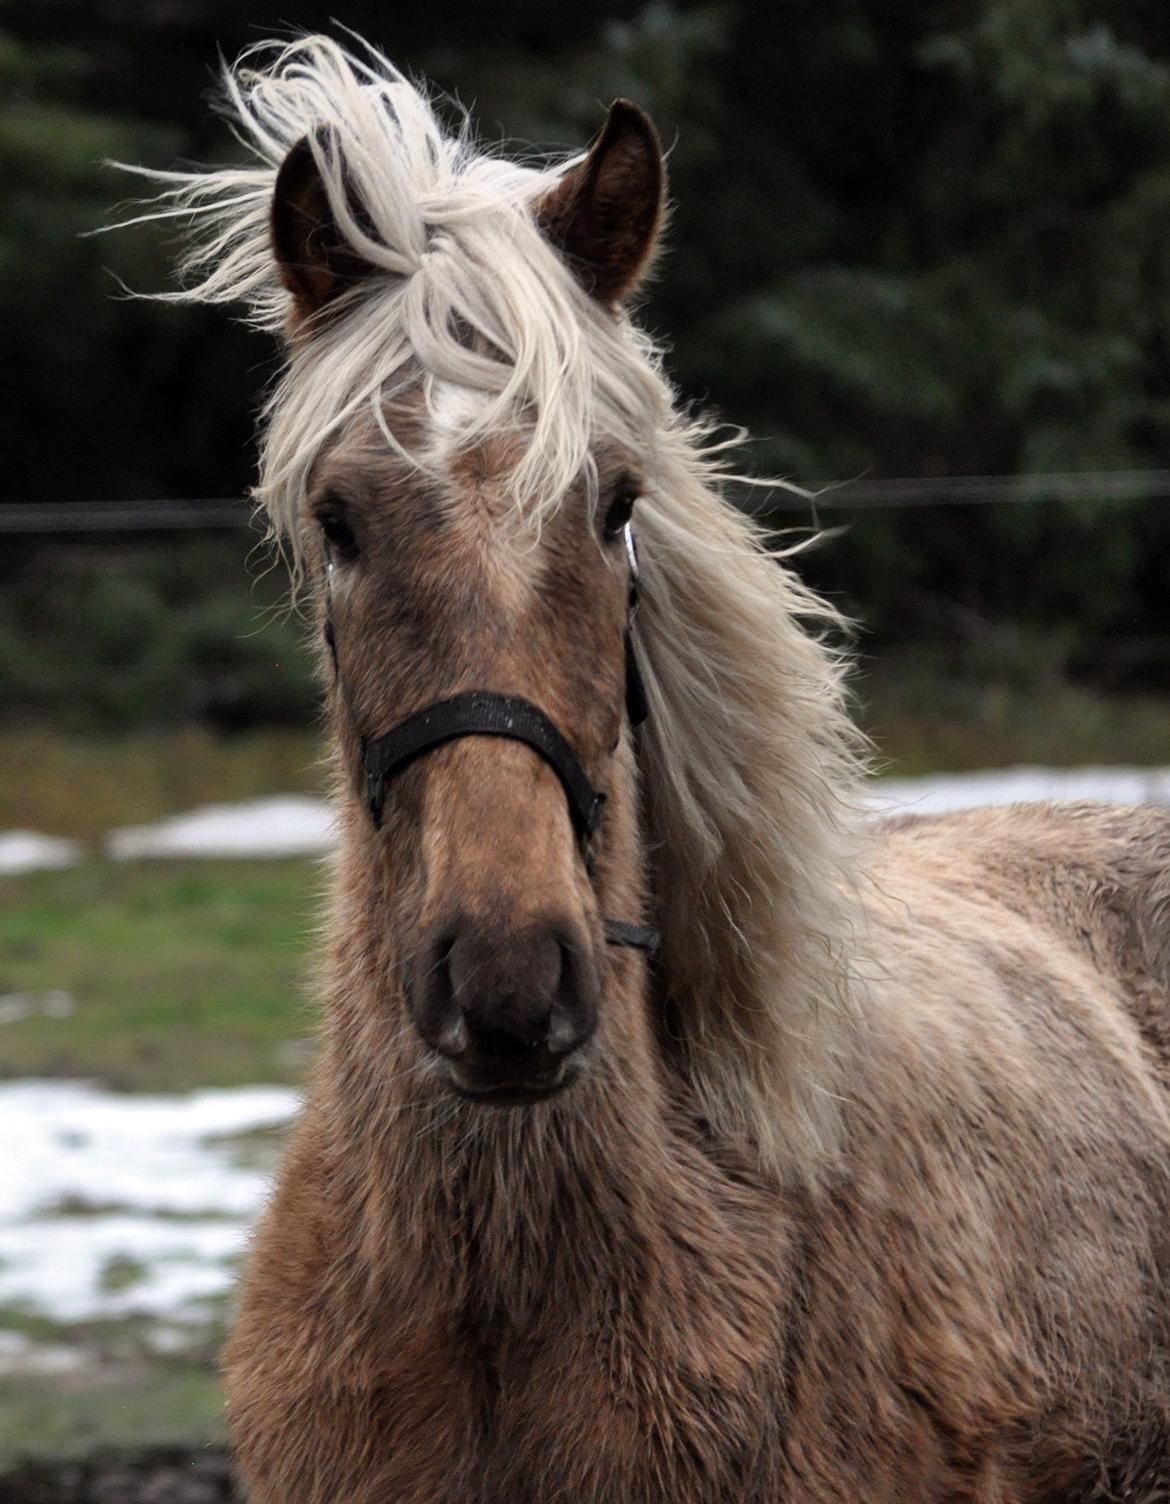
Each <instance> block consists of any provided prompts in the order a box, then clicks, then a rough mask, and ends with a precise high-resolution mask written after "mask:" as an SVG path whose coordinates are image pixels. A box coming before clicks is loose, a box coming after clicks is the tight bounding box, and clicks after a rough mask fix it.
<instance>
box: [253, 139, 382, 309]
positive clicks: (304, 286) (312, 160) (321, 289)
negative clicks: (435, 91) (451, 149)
mask: <svg viewBox="0 0 1170 1504" xmlns="http://www.w3.org/2000/svg"><path fill="white" fill-rule="evenodd" d="M317 144H318V146H319V147H321V146H324V145H325V143H324V142H322V141H321V139H320V137H318V143H317ZM313 147H314V143H313V142H312V141H311V140H310V138H309V137H308V136H302V137H301V139H300V140H299V141H298V142H297V144H296V145H295V146H294V147H293V148H292V150H291V151H290V152H289V154H288V156H287V157H285V159H284V161H283V162H282V163H281V165H280V171H279V172H278V173H277V174H276V186H275V188H274V190H273V194H272V215H271V225H272V248H273V250H274V251H275V253H276V262H277V266H278V267H279V269H280V280H281V281H282V282H283V283H284V285H285V286H286V287H287V288H288V290H289V292H291V293H292V295H293V308H294V312H295V315H296V319H297V321H298V322H299V321H301V320H303V319H307V318H311V317H312V315H313V314H315V313H318V312H320V310H321V309H322V308H324V306H325V305H326V304H327V303H328V302H329V301H330V300H331V299H332V298H334V297H336V296H337V294H338V293H340V292H344V291H345V289H346V288H347V287H352V286H353V284H354V282H356V281H358V280H359V279H360V278H361V277H363V276H364V275H365V274H366V272H367V271H368V270H369V268H368V267H367V266H366V264H365V263H364V262H363V261H362V259H361V257H360V256H359V255H358V254H357V252H356V251H355V250H354V249H353V248H352V247H351V246H350V245H348V244H347V243H346V240H345V237H344V235H343V234H342V233H341V231H340V229H339V228H338V225H337V220H336V218H335V216H334V213H333V207H332V205H331V203H330V201H329V190H328V189H327V188H326V186H325V180H324V178H323V177H322V176H321V169H320V167H319V165H318V162H317V158H316V156H315V155H314V150H313Z"/></svg>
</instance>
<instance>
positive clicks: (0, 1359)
mask: <svg viewBox="0 0 1170 1504" xmlns="http://www.w3.org/2000/svg"><path fill="white" fill-rule="evenodd" d="M85 1361H86V1359H85V1354H84V1353H82V1352H81V1351H80V1350H79V1349H78V1348H76V1347H65V1346H64V1345H63V1344H58V1343H55V1342H54V1343H47V1342H33V1341H32V1339H31V1338H30V1337H26V1336H25V1335H24V1333H23V1332H0V1378H9V1377H11V1376H13V1375H16V1374H29V1373H39V1374H45V1373H71V1372H74V1371H75V1370H76V1369H78V1368H81V1367H83V1366H84V1364H85Z"/></svg>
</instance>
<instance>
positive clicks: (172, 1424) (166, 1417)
mask: <svg viewBox="0 0 1170 1504" xmlns="http://www.w3.org/2000/svg"><path fill="white" fill-rule="evenodd" d="M223 1436H224V1420H223V1391H222V1389H221V1386H220V1381H219V1375H218V1374H217V1373H216V1371H215V1368H214V1366H213V1365H211V1364H209V1363H194V1362H190V1361H186V1360H180V1361H171V1360H169V1359H159V1358H154V1359H152V1360H151V1361H150V1362H149V1363H147V1362H145V1361H143V1362H141V1363H104V1364H101V1365H94V1366H88V1365H87V1366H86V1367H85V1368H84V1369H80V1370H78V1371H76V1372H71V1373H66V1374H60V1375H51V1374H47V1375H45V1376H43V1377H41V1376H38V1375H35V1374H34V1375H29V1374H22V1375H21V1376H20V1378H19V1379H0V1467H4V1466H8V1465H11V1464H12V1463H15V1462H20V1461H24V1460H25V1459H27V1458H31V1457H52V1456H84V1455H85V1454H87V1453H90V1452H93V1451H94V1450H96V1449H97V1448H98V1447H110V1446H132V1447H135V1448H141V1447H147V1446H151V1445H153V1444H155V1443H161V1442H192V1443H196V1444H199V1445H203V1444H206V1443H208V1442H214V1441H220V1440H222V1439H223Z"/></svg>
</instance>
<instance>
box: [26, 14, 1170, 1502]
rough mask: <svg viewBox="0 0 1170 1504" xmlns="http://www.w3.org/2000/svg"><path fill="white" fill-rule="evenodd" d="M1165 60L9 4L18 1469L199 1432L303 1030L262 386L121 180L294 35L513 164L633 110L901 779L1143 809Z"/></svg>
mask: <svg viewBox="0 0 1170 1504" xmlns="http://www.w3.org/2000/svg"><path fill="white" fill-rule="evenodd" d="M1165 20H1166V17H1165V7H1164V5H1163V4H1161V3H1155V0H1097V3H1094V4H1092V5H1089V4H1087V3H1075V0H935V3H934V4H931V5H929V6H926V5H922V4H921V3H918V0H881V3H880V4H879V3H877V0H816V3H808V0H770V3H767V4H764V3H762V0H726V3H716V4H688V3H683V0H676V3H650V4H642V5H631V4H618V3H606V0H599V3H594V4H592V5H590V6H575V7H551V6H549V5H548V4H547V3H536V0H493V3H490V4H488V3H484V0H448V3H446V4H444V5H441V6H417V5H410V6H408V5H400V4H396V3H393V0H391V3H381V4H374V3H360V0H331V3H330V4H328V5H323V6H316V5H313V4H309V3H305V0H298V3H296V4H295V5H293V6H291V7H290V6H288V5H284V4H282V5H280V6H279V7H277V6H275V5H274V4H270V3H268V0H255V3H253V4H250V5H247V6H245V5H241V4H239V3H235V0H135V3H134V4H130V3H126V0H85V3H80V0H78V3H61V0H39V3H38V4H37V5H35V6H34V5H28V4H14V3H8V4H4V5H0V78H2V80H3V91H2V94H0V210H2V212H0V309H2V317H0V370H3V372H4V376H5V381H4V392H5V395H4V401H3V404H2V405H0V452H2V454H3V457H4V464H3V469H2V472H0V491H2V494H0V715H2V720H0V1078H2V1079H0V1133H2V1135H3V1141H4V1143H5V1144H6V1146H7V1147H6V1150H5V1154H6V1155H8V1154H11V1153H12V1152H13V1147H12V1146H13V1145H16V1146H17V1148H16V1161H14V1162H13V1164H11V1165H9V1166H8V1167H7V1168H5V1167H4V1165H3V1164H0V1473H2V1472H3V1469H5V1468H9V1469H10V1468H11V1467H13V1466H14V1465H15V1463H16V1461H17V1459H19V1458H23V1457H28V1456H33V1457H55V1456H60V1455H64V1454H68V1455H75V1456H80V1455H88V1454H89V1453H91V1452H92V1451H93V1450H94V1448H97V1447H101V1446H107V1445H122V1446H135V1447H137V1446H144V1445H146V1444H148V1443H154V1442H160V1443H161V1442H173V1443H184V1444H190V1443H196V1444H199V1443H204V1442H208V1441H215V1440H216V1439H217V1438H218V1437H219V1436H220V1434H221V1422H220V1415H219V1393H218V1386H217V1380H216V1376H215V1371H214V1353H215V1349H216V1346H217V1343H218V1340H219V1335H220V1329H221V1327H222V1323H223V1320H224V1313H225V1309H226V1307H225V1301H226V1299H227V1294H226V1292H227V1289H228V1284H229V1279H230V1269H231V1264H232V1260H233V1259H234V1257H235V1256H236V1252H237V1250H238V1247H239V1240H240V1237H241V1236H242V1231H243V1228H244V1226H245V1225H246V1222H247V1220H248V1217H249V1215H250V1214H251V1212H252V1209H253V1208H254V1206H255V1204H256V1199H257V1197H258V1196H259V1195H260V1194H261V1188H262V1184H263V1176H264V1174H265V1173H266V1170H267V1168H268V1166H269V1165H270V1163H271V1157H272V1153H273V1144H274V1141H275V1139H276V1137H277V1135H278V1129H279V1125H280V1124H281V1123H282V1122H284V1121H285V1120H286V1119H287V1117H288V1115H289V1113H290V1112H291V1111H292V1109H293V1105H294V1103H295V1097H294V1092H295V1088H296V1085H297V1083H298V1081H299V1080H300V1079H301V1076H302V1073H303V1070H304V1063H305V1060H306V1058H307V1057H308V1055H309V1054H310V1053H311V1042H310V1041H311V1033H312V1028H313V1022H312V1013H311V1009H310V1007H309V1005H308V1002H307V995H306V993H305V992H304V990H303V977H304V974H305V971H306V966H305V958H306V956H307V954H308V952H309V950H310V947H311V922H312V914H313V911H314V904H315V900H316V894H317V890H318V888H319V886H320V873H319V867H318V865H317V859H316V855H315V853H316V852H318V851H319V850H320V849H321V847H322V846H323V844H324V843H325V842H326V841H327V812H324V811H323V810H322V808H321V806H320V804H319V802H318V799H317V795H318V794H319V788H320V777H319V771H318V768H317V759H318V757H319V754H320V747H319V737H318V729H317V721H316V691H315V688H314V683H313V679H312V672H311V655H310V654H309V653H308V651H307V650H306V647H305V645H304V643H303V641H302V629H301V627H300V626H299V624H298V623H297V621H296V620H295V618H293V617H290V616H289V615H288V614H287V613H282V612H281V611H280V610H279V609H277V608H278V607H279V606H280V603H281V599H282V591H283V582H282V579H281V576H280V573H279V571H278V570H276V569H274V568H272V567H271V566H272V561H271V559H269V558H268V557H267V555H266V554H265V552H264V549H263V547H262V546H261V542H260V537H259V534H258V533H256V532H255V531H253V530H251V529H250V528H249V525H248V521H247V517H248V512H247V507H246V505H244V504H243V502H242V501H241V498H242V497H243V495H244V493H245V491H246V488H247V487H248V485H249V483H250V481H251V479H252V475H253V468H254V461H255V447H254V441H253V425H254V419H255V413H256V408H257V403H258V400H259V397H260V394H261V392H262V390H263V387H264V384H265V382H266V380H267V378H268V376H269V375H270V373H271V370H272V362H273V352H272V350H271V348H270V347H268V346H267V345H266V343H265V341H264V340H263V339H261V338H259V337H257V336H254V335H252V334H250V333H248V332H247V331H244V330H242V329H240V328H238V327H236V326H234V325H233V324H232V323H231V322H230V321H229V319H228V318H227V316H226V315H224V314H223V313H221V312H214V311H203V310H198V311H196V310H190V309H179V308H175V307H168V306H165V305H161V304H157V303H148V302H135V301H127V300H125V299H124V298H123V297H122V296H121V295H120V293H119V285H120V284H121V283H124V284H127V285H129V286H130V287H133V288H136V289H147V290H157V289H161V288H164V287H165V286H166V285H167V283H168V278H169V276H170V266H171V263H172V259H173V255H174V251H175V244H174V242H173V241H169V240H168V237H167V235H166V234H165V233H163V232H160V230H159V228H158V227H157V226H155V227H150V228H147V229H139V230H128V231H125V232H121V233H119V234H117V235H112V236H101V237H98V238H96V239H95V238H86V237H85V232H87V231H89V230H92V229H93V228H95V227H96V226H98V225H100V224H103V223H106V222H108V221H109V220H110V218H111V217H112V215H111V210H112V206H113V205H114V204H115V203H116V202H117V201H118V200H119V199H123V198H125V197H126V195H127V194H128V193H130V194H132V193H133V192H134V185H133V183H132V182H131V181H129V180H127V179H126V178H125V177H124V176H120V175H119V174H118V173H116V172H114V171H111V170H109V169H107V168H105V167H103V166H102V165H101V164H102V161H103V159H106V158H118V159H122V160H126V161H131V162H141V163H146V164H148V165H151V166H158V167H167V166H174V165H176V164H179V163H188V162H191V161H196V162H207V161H220V160H224V159H229V158H231V157H232V156H233V155H235V154H236V152H237V148H236V146H235V143H234V142H233V140H232V138H231V136H230V134H229V132H228V131H227V129H226V127H225V126H224V124H223V123H222V121H220V120H218V119H217V118H216V116H215V115H214V113H213V112H212V111H211V109H210V107H209V94H210V92H211V91H212V89H213V86H214V79H213V74H214V70H215V66H216V59H217V56H218V54H220V53H222V54H224V55H226V56H228V57H232V56H234V55H235V54H236V53H237V52H238V51H239V50H241V49H242V48H243V47H245V46H246V45H248V44H249V43H251V42H254V41H257V40H259V39H261V38H262V37H265V36H268V35H272V34H273V33H274V32H280V31H282V30H283V31H287V29H288V27H289V25H290V24H293V25H295V26H297V27H299V28H304V29H318V28H320V29H326V30H332V31H333V32H334V34H335V35H336V34H339V33H338V27H337V24H336V23H338V22H340V23H342V24H344V25H345V26H348V27H352V28H354V29H355V30H357V31H358V32H360V33H362V34H363V35H366V36H367V37H369V39H370V40H372V41H374V42H376V43H378V44H380V45H381V46H382V47H383V48H384V49H385V50H386V51H387V52H388V53H389V55H390V56H391V57H392V58H394V59H395V60H396V61H397V62H398V63H399V64H400V65H401V66H402V67H404V68H405V69H406V70H408V71H409V72H411V73H413V74H420V75H425V76H427V77H429V78H430V79H432V80H433V81H434V82H435V84H437V85H438V86H439V88H441V89H442V90H444V91H446V92H447V93H449V94H451V95H454V96H457V97H458V99H460V100H461V101H462V102H463V103H464V104H466V105H468V106H469V107H470V108H471V109H472V111H473V114H474V116H475V118H476V119H477V121H478V123H479V126H480V130H481V132H482V134H483V135H484V136H485V137H486V138H487V139H489V140H505V141H507V142H510V143H512V144H516V143H524V144H534V145H537V146H539V147H546V148H548V147H551V148H577V147H579V146H581V145H582V144H583V143H584V142H585V141H586V140H587V139H588V138H589V137H590V136H591V135H592V133H593V132H594V131H595V130H596V129H597V127H598V125H599V124H600V122H601V120H602V118H603V112H604V107H605V105H606V104H607V103H608V102H609V101H610V100H611V99H612V98H613V97H615V96H616V95H628V96H629V97H631V98H633V99H635V100H637V101H639V102H641V103H643V104H644V105H646V106H647V107H648V108H649V109H650V110H651V112H652V113H653V115H654V116H655V118H656V120H657V122H658V124H659V127H660V129H661V132H662V135H663V138H664V140H665V142H666V143H667V144H668V146H669V148H670V174H671V185H672V192H673V196H674V199H675V205H676V207H675V212H674V216H673V219H672V224H671V230H670V234H669V247H668V254H667V256H666V257H665V258H664V259H663V261H662V263H661V265H660V269H659V273H658V276H657V279H656V281H655V284H654V286H653V288H652V290H651V292H650V294H649V296H648V298H647V301H646V305H645V309H644V315H643V316H644V318H645V320H646V321H647V322H648V324H649V325H650V327H652V328H653V329H654V330H655V331H657V332H659V333H660V334H662V335H663V336H664V337H665V338H666V339H667V341H668V342H669V345H670V348H671V350H672V356H671V367H672V370H673V372H674V375H675V377H676V379H677V382H678V384H679V387H680V389H681V391H682V393H683V394H684V396H685V397H686V398H687V399H692V400H697V401H699V402H702V403H705V404H708V405H710V406H713V407H714V408H715V409H716V410H717V411H718V412H720V413H722V414H724V415H726V416H727V417H728V418H729V419H731V420H733V421H735V422H737V423H744V424H746V425H747V426H748V427H749V428H750V429H751V431H752V434H753V442H752V443H751V445H750V446H749V447H748V448H747V450H746V452H745V460H746V463H747V465H748V467H749V468H750V469H752V470H754V471H755V472H757V473H760V474H771V475H783V476H787V477H789V478H791V479H792V480H794V481H796V482H798V483H799V484H801V485H802V486H806V487H810V488H813V489H816V490H819V491H820V492H821V494H820V496H819V498H818V500H817V501H816V502H815V503H811V504H810V503H808V502H799V501H797V500H796V499H795V498H793V497H792V496H791V495H785V494H784V493H780V492H777V493H772V494H771V495H770V497H765V498H761V497H756V498H755V501H754V505H756V506H758V507H762V508H763V510H764V512H765V514H766V518H767V520H768V522H769V524H770V525H772V526H774V527H775V529H776V530H777V532H781V531H783V530H787V529H796V530H797V532H796V536H798V537H804V536H807V534H808V531H809V529H810V528H817V527H826V528H828V529H829V533H828V536H827V537H825V538H824V539H823V540H822V541H821V543H820V544H819V545H818V546H817V547H816V548H815V549H813V550H811V551H810V552H808V553H806V554H805V555H804V556H803V557H802V559H801V560H800V565H799V567H800V568H801V570H802V572H803V573H805V575H806V576H807V577H808V578H809V579H810V580H812V582H813V583H815V584H816V585H817V586H818V587H819V588H820V589H822V590H824V591H826V592H827V593H828V594H829V595H831V596H832V597H833V599H834V600H836V601H837V602H838V603H839V604H841V605H842V606H843V607H844V609H845V610H846V611H847V612H848V613H849V614H850V615H851V616H853V617H854V618H855V619H856V620H857V622H858V624H859V636H858V649H859V672H858V676H857V681H856V691H857V698H858V713H859V715H860V717H861V719H862V721H863V723H864V725H865V726H866V728H867V729H868V730H869V731H870V733H871V734H872V736H873V737H874V739H875V742H876V745H877V750H878V760H879V768H881V769H882V770H884V771H886V772H887V773H889V774H892V775H894V776H896V777H901V778H907V777H911V776H919V775H932V776H933V775H939V774H955V773H962V772H966V771H969V770H991V771H994V770H1003V769H1011V768H1014V767H1018V766H1020V765H1026V766H1030V767H1034V768H1040V769H1061V768H1064V769H1070V770H1083V769H1086V768H1098V767H1101V768H1113V769H1120V770H1124V771H1122V772H1118V773H1116V774H1111V775H1104V774H1103V775H1096V774H1084V773H1083V772H1077V773H1076V774H1075V775H1072V774H1070V778H1071V779H1072V782H1073V783H1075V784H1076V786H1077V787H1081V786H1086V787H1091V788H1105V792H1106V793H1108V792H1109V789H1111V788H1116V789H1120V790H1121V791H1122V793H1123V794H1126V795H1128V796H1135V797H1142V796H1146V797H1165V798H1166V799H1167V800H1170V778H1168V777H1167V775H1164V774H1163V773H1162V772H1161V771H1159V770H1160V769H1162V768H1164V767H1165V766H1166V765H1170V715H1168V711H1170V34H1168V33H1167V29H1166V24H1165ZM824 488H828V489H824ZM177 503H182V505H176V504H177ZM1023 777H1024V775H1019V776H1018V777H1017V782H1016V783H1015V784H1012V785H1011V786H1012V787H1023V786H1025V785H1026V787H1027V788H1028V790H1029V791H1039V792H1043V791H1045V790H1046V789H1047V788H1049V787H1050V786H1052V783H1053V778H1052V775H1049V774H1039V773H1037V774H1034V775H1029V777H1030V778H1031V781H1030V782H1029V781H1028V779H1027V778H1024V783H1023V784H1021V783H1020V782H1019V779H1020V778H1023ZM1110 778H1112V779H1113V782H1112V783H1109V779H1110ZM1078 779H1079V780H1080V782H1079V783H1078V782H1077V780H1078ZM1094 779H1095V780H1096V782H1094ZM1045 780H1047V782H1046V781H1045ZM1086 780H1087V782H1086ZM1056 783H1057V785H1059V778H1057V779H1056ZM993 785H994V787H996V788H1002V787H1004V786H1005V785H1004V784H1003V781H1002V780H1000V782H999V783H995V781H994V780H991V782H987V781H986V780H985V781H984V783H983V784H980V785H979V787H981V788H984V789H985V791H986V789H989V788H991V787H992V786H993ZM1106 785H1107V787H1106ZM973 786H974V785H971V787H973ZM922 787H923V788H924V789H925V788H927V787H929V788H931V789H933V790H934V791H935V793H936V794H937V790H938V789H939V788H940V787H942V785H939V784H937V783H933V784H930V785H922ZM946 787H947V788H952V789H953V788H954V787H955V786H954V785H947V786H946ZM963 787H965V788H966V787H969V786H968V785H964V786H963ZM941 797H944V798H947V797H951V796H950V795H947V794H945V793H944V794H943V795H942V796H941ZM209 805H214V806H228V808H225V809H223V810H220V811H219V812H218V813H217V812H216V811H215V810H214V809H213V810H212V811H211V812H208V810H207V808H206V807H207V806H209ZM192 812H194V813H192ZM188 814H190V815H191V818H190V819H188V820H186V822H185V823H184V822H180V823H178V824H170V825H165V824H164V825H161V826H160V825H159V824H158V822H159V821H165V820H167V819H169V818H171V817H174V816H178V815H188ZM201 1455H204V1454H201ZM213 1455H214V1454H212V1453H207V1454H205V1457H212V1456H213ZM207 1465H208V1466H211V1464H210V1463H208V1464H207ZM213 1471H214V1470H213ZM27 1476H28V1477H31V1476H32V1475H31V1474H29V1475H27ZM76 1476H78V1477H81V1476H82V1474H81V1473H77V1474H76ZM184 1476H188V1475H187V1474H184ZM218 1477H219V1475H218V1474H216V1475H215V1477H214V1478H212V1474H211V1473H208V1474H207V1477H206V1478H205V1479H204V1483H205V1484H206V1487H207V1488H208V1489H211V1490H212V1492H208V1493H205V1494H201V1495H195V1494H192V1495H191V1498H192V1499H196V1498H199V1499H201V1498H203V1497H206V1498H208V1499H210V1498H218V1497H226V1494H221V1493H216V1492H215V1491H214V1490H215V1489H216V1488H221V1487H223V1488H226V1484H222V1483H221V1482H217V1481H215V1480H216V1479H218ZM208 1479H211V1481H208ZM188 1484H189V1477H188ZM36 1486H39V1485H36ZM48 1486H49V1485H47V1484H46V1485H45V1487H48ZM78 1486H79V1487H80V1486H81V1485H78ZM9 1487H10V1489H15V1490H17V1491H15V1492H10V1493H9V1494H3V1495H2V1496H3V1497H6V1498H7V1497H11V1498H13V1499H16V1498H22V1499H23V1498H32V1497H34V1492H32V1491H30V1490H34V1485H33V1484H32V1483H26V1484H24V1485H19V1486H18V1485H16V1484H10V1485H9ZM2 1488H3V1485H0V1490H2ZM20 1488H23V1489H24V1491H23V1492H20V1491H19V1490H20ZM164 1496H165V1497H166V1498H168V1499H170V1498H174V1499H176V1500H178V1499H181V1498H183V1497H186V1496H185V1495H181V1494H179V1493H176V1492H174V1491H173V1489H172V1491H171V1492H169V1493H166V1494H165V1495H163V1494H160V1495H159V1497H164ZM35 1497H37V1498H40V1497H42V1495H41V1494H35ZM43 1497H45V1498H48V1497H50V1495H49V1494H47V1493H46V1494H44V1495H43ZM53 1497H56V1495H53ZM61 1497H65V1495H61ZM68 1497H70V1498H73V1497H75V1496H74V1495H72V1494H70V1495H68ZM76 1497H78V1498H80V1497H82V1495H81V1494H77V1495H76ZM103 1497H105V1496H104V1495H103ZM111 1497H115V1496H114V1495H111ZM117 1497H121V1496H117ZM126 1497H129V1495H126Z"/></svg>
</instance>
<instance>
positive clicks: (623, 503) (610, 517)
mask: <svg viewBox="0 0 1170 1504" xmlns="http://www.w3.org/2000/svg"><path fill="white" fill-rule="evenodd" d="M637 499H638V493H637V492H636V491H619V492H618V494H617V495H616V496H615V497H614V499H613V501H612V502H610V506H609V511H608V512H606V514H605V536H606V537H607V538H609V539H610V540H612V539H614V538H616V537H617V536H618V534H619V533H620V532H621V530H622V528H624V527H625V525H626V523H627V522H629V520H630V518H631V517H632V516H633V515H634V503H635V502H636V501H637Z"/></svg>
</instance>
